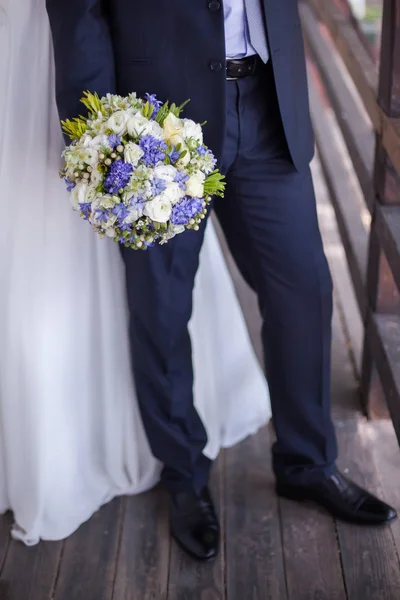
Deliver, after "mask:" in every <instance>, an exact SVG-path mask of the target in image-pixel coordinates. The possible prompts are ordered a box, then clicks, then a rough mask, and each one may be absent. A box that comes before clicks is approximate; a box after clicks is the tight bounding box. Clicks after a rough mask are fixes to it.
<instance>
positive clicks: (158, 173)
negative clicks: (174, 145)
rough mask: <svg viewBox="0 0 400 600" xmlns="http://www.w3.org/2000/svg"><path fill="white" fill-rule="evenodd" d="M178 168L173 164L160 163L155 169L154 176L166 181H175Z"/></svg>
mask: <svg viewBox="0 0 400 600" xmlns="http://www.w3.org/2000/svg"><path fill="white" fill-rule="evenodd" d="M176 173H177V170H176V169H175V167H173V166H172V165H158V167H155V168H154V170H153V176H154V177H157V179H164V181H174V179H175V177H176Z"/></svg>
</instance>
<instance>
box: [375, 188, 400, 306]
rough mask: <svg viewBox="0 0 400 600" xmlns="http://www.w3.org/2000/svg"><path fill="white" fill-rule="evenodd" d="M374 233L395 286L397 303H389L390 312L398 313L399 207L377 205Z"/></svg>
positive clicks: (399, 277)
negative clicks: (390, 306)
mask: <svg viewBox="0 0 400 600" xmlns="http://www.w3.org/2000/svg"><path fill="white" fill-rule="evenodd" d="M399 192H400V190H399ZM375 231H376V234H377V235H378V238H379V241H380V243H381V245H382V249H383V250H384V252H385V255H386V259H387V261H388V263H389V266H390V269H391V272H392V275H393V279H394V281H395V283H396V285H397V296H398V297H397V301H394V302H391V304H392V311H393V312H398V313H400V300H399V290H400V206H383V205H380V204H377V206H376V211H375ZM393 293H394V294H395V293H396V292H395V290H393V291H392V294H393Z"/></svg>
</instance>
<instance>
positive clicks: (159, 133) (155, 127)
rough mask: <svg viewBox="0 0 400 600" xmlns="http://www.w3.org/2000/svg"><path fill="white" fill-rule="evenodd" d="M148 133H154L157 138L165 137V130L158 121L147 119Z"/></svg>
mask: <svg viewBox="0 0 400 600" xmlns="http://www.w3.org/2000/svg"><path fill="white" fill-rule="evenodd" d="M146 134H147V135H152V136H153V137H155V138H156V139H157V140H163V139H164V130H163V128H162V127H161V125H160V124H159V123H157V122H156V121H147V127H146Z"/></svg>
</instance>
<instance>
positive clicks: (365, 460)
mask: <svg viewBox="0 0 400 600" xmlns="http://www.w3.org/2000/svg"><path fill="white" fill-rule="evenodd" d="M364 425H365V422H363V421H362V420H361V419H356V420H355V421H354V422H353V423H351V422H348V423H347V424H346V426H344V427H342V428H338V430H337V433H338V441H339V447H340V456H341V458H340V460H339V466H340V467H341V469H342V470H343V471H345V472H346V474H347V475H348V476H349V477H351V478H352V479H353V480H354V481H356V482H357V483H358V484H360V485H362V486H364V487H365V488H367V489H369V490H370V491H371V492H372V493H375V494H377V495H378V496H383V492H382V488H381V485H380V482H379V477H378V474H377V470H376V466H375V463H374V460H373V455H372V448H371V445H370V443H369V438H368V437H367V436H365V435H364V432H363V427H364ZM337 530H338V536H339V543H340V552H341V558H342V565H343V571H344V575H345V583H346V589H347V593H348V597H349V600H360V599H361V598H362V599H363V600H394V599H395V598H400V568H399V561H398V555H397V551H396V547H395V544H394V540H393V535H392V531H391V527H390V526H388V527H361V526H357V525H351V524H348V523H342V522H338V523H337Z"/></svg>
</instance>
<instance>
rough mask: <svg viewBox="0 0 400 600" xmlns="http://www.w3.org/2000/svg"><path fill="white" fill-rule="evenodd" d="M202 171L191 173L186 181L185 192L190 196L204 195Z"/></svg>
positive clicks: (199, 196)
mask: <svg viewBox="0 0 400 600" xmlns="http://www.w3.org/2000/svg"><path fill="white" fill-rule="evenodd" d="M204 179H205V175H204V173H195V174H194V175H191V176H190V177H189V179H188V180H187V182H186V194H187V196H192V198H203V196H204Z"/></svg>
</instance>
